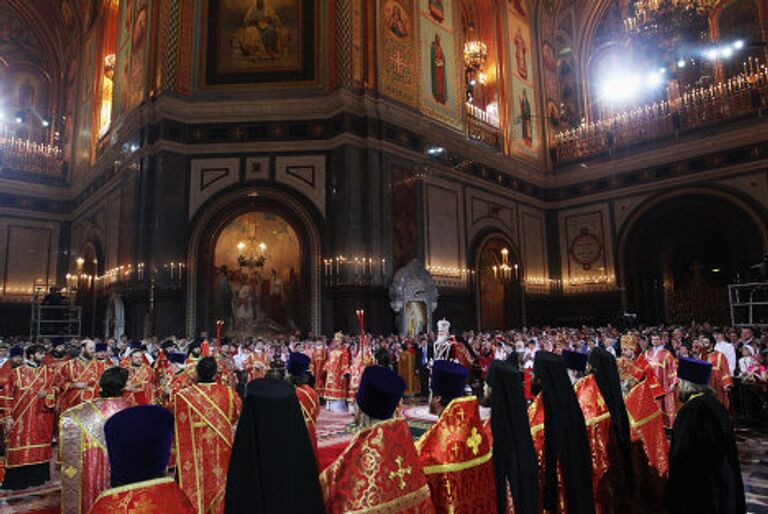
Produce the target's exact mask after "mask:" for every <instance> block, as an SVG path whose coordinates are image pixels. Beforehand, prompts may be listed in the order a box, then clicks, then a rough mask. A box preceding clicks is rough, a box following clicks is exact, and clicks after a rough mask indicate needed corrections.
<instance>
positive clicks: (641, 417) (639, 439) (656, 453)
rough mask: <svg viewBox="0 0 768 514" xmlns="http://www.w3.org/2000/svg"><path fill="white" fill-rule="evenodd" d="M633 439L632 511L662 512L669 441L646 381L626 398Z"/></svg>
mask: <svg viewBox="0 0 768 514" xmlns="http://www.w3.org/2000/svg"><path fill="white" fill-rule="evenodd" d="M624 404H625V405H626V407H627V415H628V416H629V427H630V433H631V437H632V467H633V469H634V472H635V490H636V491H637V493H636V494H635V498H636V505H633V509H632V511H633V512H643V513H644V512H663V511H664V510H665V509H664V498H665V497H666V483H667V477H668V473H669V442H668V441H667V437H666V434H665V432H664V418H663V416H662V413H661V410H659V406H658V404H657V402H656V398H655V397H654V392H653V388H652V387H651V384H649V383H648V381H647V380H644V381H643V382H640V383H639V384H637V385H636V386H634V387H633V388H632V389H631V390H630V391H629V393H627V395H626V396H625V397H624Z"/></svg>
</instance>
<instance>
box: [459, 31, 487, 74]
mask: <svg viewBox="0 0 768 514" xmlns="http://www.w3.org/2000/svg"><path fill="white" fill-rule="evenodd" d="M486 59H488V46H487V45H486V44H485V43H483V42H482V41H480V40H477V39H474V40H471V41H467V42H465V43H464V65H465V66H466V67H467V68H469V69H472V70H477V71H480V70H481V69H482V68H483V65H484V64H485V61H486Z"/></svg>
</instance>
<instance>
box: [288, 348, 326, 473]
mask: <svg viewBox="0 0 768 514" xmlns="http://www.w3.org/2000/svg"><path fill="white" fill-rule="evenodd" d="M310 362H311V361H310V358H309V357H307V356H306V355H305V354H303V353H298V352H291V354H290V355H289V356H288V362H287V363H286V365H285V371H286V372H287V374H288V381H289V382H290V383H292V384H293V385H294V386H296V397H297V398H298V399H299V405H301V415H302V416H303V417H304V421H305V422H306V424H307V432H309V439H310V441H311V442H312V450H313V451H314V453H315V458H317V456H318V453H317V416H318V415H320V398H318V396H317V392H316V391H315V390H314V389H313V388H312V386H310V385H309V376H308V375H307V371H308V370H309V364H310Z"/></svg>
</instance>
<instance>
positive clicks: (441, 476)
mask: <svg viewBox="0 0 768 514" xmlns="http://www.w3.org/2000/svg"><path fill="white" fill-rule="evenodd" d="M416 450H417V451H418V452H419V464H420V465H421V469H422V470H423V471H424V474H425V475H426V477H427V483H428V484H429V490H430V493H431V496H432V504H433V505H434V507H435V511H436V512H439V513H451V514H453V513H456V514H461V513H473V512H495V510H496V482H495V480H494V474H493V473H494V472H493V461H492V460H491V458H492V456H493V450H492V446H491V440H490V438H489V437H487V435H486V432H485V428H484V426H483V422H482V420H481V419H480V412H479V411H478V406H477V399H476V398H475V397H473V396H472V397H470V396H467V397H463V398H457V399H455V400H453V401H452V402H451V403H450V404H448V407H446V409H445V410H444V411H443V413H442V414H441V415H440V418H439V419H438V420H437V423H435V424H434V425H432V426H431V427H430V428H429V430H428V431H427V432H425V433H424V435H422V436H421V438H420V439H419V440H418V441H417V442H416Z"/></svg>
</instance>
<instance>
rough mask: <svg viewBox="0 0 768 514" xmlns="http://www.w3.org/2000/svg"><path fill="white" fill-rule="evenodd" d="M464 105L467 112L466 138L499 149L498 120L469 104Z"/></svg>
mask: <svg viewBox="0 0 768 514" xmlns="http://www.w3.org/2000/svg"><path fill="white" fill-rule="evenodd" d="M464 105H465V107H466V112H467V137H468V138H469V139H472V140H473V141H479V142H481V143H483V144H486V145H488V146H492V147H493V148H496V149H497V150H498V149H500V148H501V135H500V134H499V118H498V117H496V116H493V115H492V114H490V113H489V112H487V111H484V110H483V109H480V108H479V107H477V106H476V105H473V104H471V103H469V102H467V103H466V104H464Z"/></svg>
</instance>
